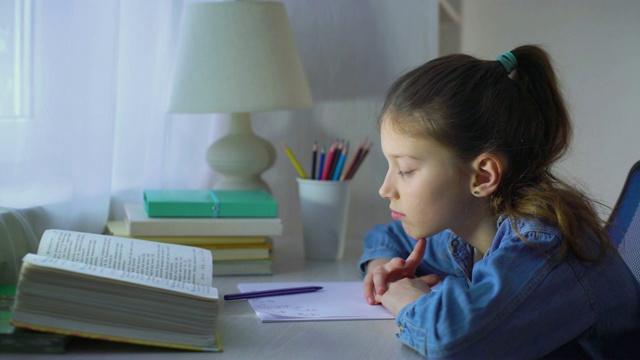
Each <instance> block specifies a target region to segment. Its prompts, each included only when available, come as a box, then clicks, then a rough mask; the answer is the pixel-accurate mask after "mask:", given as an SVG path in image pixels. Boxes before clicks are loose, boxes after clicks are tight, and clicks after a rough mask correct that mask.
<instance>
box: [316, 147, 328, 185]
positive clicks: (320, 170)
mask: <svg viewBox="0 0 640 360" xmlns="http://www.w3.org/2000/svg"><path fill="white" fill-rule="evenodd" d="M325 152H326V150H325V148H324V146H323V147H322V150H320V165H318V177H317V178H316V179H317V180H321V179H322V170H324V158H325V156H326V154H325Z"/></svg>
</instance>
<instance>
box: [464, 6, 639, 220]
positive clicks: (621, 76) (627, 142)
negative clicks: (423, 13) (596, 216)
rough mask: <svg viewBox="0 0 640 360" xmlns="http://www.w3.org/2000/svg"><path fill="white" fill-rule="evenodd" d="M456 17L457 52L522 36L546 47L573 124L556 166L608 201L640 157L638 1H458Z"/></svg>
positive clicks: (507, 43)
mask: <svg viewBox="0 0 640 360" xmlns="http://www.w3.org/2000/svg"><path fill="white" fill-rule="evenodd" d="M462 19H463V25H462V35H461V36H462V39H461V44H462V45H461V46H462V52H466V53H470V54H472V55H476V56H480V57H482V58H487V59H494V58H495V56H496V55H498V54H500V53H502V52H504V51H508V50H511V49H513V48H515V47H516V46H518V45H522V44H527V43H534V44H540V45H542V46H543V47H544V48H545V49H546V50H547V51H549V52H550V54H551V56H552V57H553V59H554V62H555V65H556V69H557V73H558V75H559V77H560V80H561V82H562V84H563V90H564V93H565V96H566V99H567V102H568V104H569V107H570V111H571V115H572V118H573V121H574V126H575V134H574V141H573V147H572V150H571V151H570V153H569V154H568V155H567V157H566V159H565V160H563V161H562V162H561V163H560V164H559V166H558V171H559V173H561V174H562V175H564V176H565V177H566V178H568V179H572V180H575V181H576V182H578V183H579V184H580V186H582V187H583V188H586V189H587V190H588V191H589V192H590V193H591V195H592V196H593V197H594V198H596V199H597V200H600V201H602V202H603V203H604V204H605V205H608V206H613V205H614V204H615V201H616V199H617V197H618V195H619V193H620V190H621V188H622V186H623V184H624V180H625V178H626V175H627V172H628V171H629V169H630V168H631V166H632V165H633V164H634V163H635V162H636V161H638V160H640V146H639V145H638V144H639V141H638V139H637V137H638V134H640V121H639V119H640V116H639V114H640V101H639V100H640V71H638V70H639V68H640V65H639V64H640V46H639V45H640V2H639V1H636V0H617V1H608V0H561V1H558V0H537V1H528V0H509V1H506V0H463V6H462ZM609 211H610V210H609V209H603V214H602V215H603V217H606V216H607V215H608V214H609Z"/></svg>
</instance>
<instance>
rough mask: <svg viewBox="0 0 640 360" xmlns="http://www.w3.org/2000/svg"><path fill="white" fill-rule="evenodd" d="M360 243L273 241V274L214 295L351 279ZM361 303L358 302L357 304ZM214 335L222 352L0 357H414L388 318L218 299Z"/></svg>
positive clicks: (76, 351)
mask: <svg viewBox="0 0 640 360" xmlns="http://www.w3.org/2000/svg"><path fill="white" fill-rule="evenodd" d="M361 248H362V240H361V239H349V240H348V242H347V246H346V249H345V256H344V259H343V260H341V261H335V262H331V261H330V262H317V261H313V262H312V261H306V260H304V256H303V251H302V239H300V238H298V239H293V238H276V239H275V240H274V272H275V274H274V275H273V276H233V277H216V278H214V286H216V287H217V288H218V291H219V292H220V295H221V297H222V295H224V294H228V293H236V292H238V289H237V286H236V285H237V284H238V283H240V282H263V281H264V282H282V281H353V280H361V278H360V274H359V273H358V270H357V268H356V265H357V261H358V258H359V256H360V251H361ZM362 301H364V299H363V300H362ZM220 303H221V307H220V318H219V331H220V338H221V340H222V346H223V349H224V351H223V352H220V353H201V352H186V351H175V350H170V349H163V348H155V347H146V346H135V345H130V344H120V343H113V342H102V341H93V340H86V339H74V341H73V342H72V343H71V345H70V347H69V349H68V352H67V353H66V354H64V355H33V354H25V355H18V354H0V358H5V356H7V355H8V356H10V357H11V358H19V359H36V358H38V359H59V358H60V359H221V360H224V359H399V358H402V359H412V358H415V359H418V358H420V356H419V355H418V353H417V352H415V351H414V350H412V349H410V348H409V347H407V346H404V345H403V344H402V343H400V342H399V341H398V340H397V339H396V336H395V333H396V332H397V327H396V325H395V322H394V321H393V320H358V321H319V322H287V323H261V322H260V320H258V318H257V316H256V315H255V312H254V311H253V309H252V308H251V306H250V305H249V304H248V303H247V302H245V301H234V302H226V303H225V302H224V301H221V302H220Z"/></svg>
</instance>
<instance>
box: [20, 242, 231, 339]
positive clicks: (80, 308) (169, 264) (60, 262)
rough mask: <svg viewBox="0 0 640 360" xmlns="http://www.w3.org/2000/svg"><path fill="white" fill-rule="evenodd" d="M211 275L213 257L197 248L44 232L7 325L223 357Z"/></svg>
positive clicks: (28, 262) (26, 260)
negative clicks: (211, 353) (207, 353)
mask: <svg viewBox="0 0 640 360" xmlns="http://www.w3.org/2000/svg"><path fill="white" fill-rule="evenodd" d="M185 259H189V261H185ZM212 271H213V261H212V258H211V253H210V252H209V251H207V250H205V249H202V248H198V247H192V246H183V245H175V244H164V243H158V242H151V241H145V240H137V239H129V238H121V237H115V236H108V235H99V234H90V233H81V232H73V231H65V230H47V231H45V233H44V234H43V235H42V238H41V240H40V244H39V246H38V253H37V254H27V255H25V257H24V258H23V260H22V267H21V270H20V276H19V279H18V285H17V290H16V296H15V302H14V308H13V313H12V318H11V324H12V325H13V326H15V327H17V328H24V329H32V330H39V331H47V332H53V333H59V334H67V335H74V336H80V337H89V338H95V339H102V340H110V341H119V342H129V343H135V344H145V345H154V346H162V347H170V348H178V349H185V350H201V351H221V350H222V347H221V345H220V342H219V339H218V336H217V320H218V290H217V289H216V288H215V287H213V285H212V284H213V279H212Z"/></svg>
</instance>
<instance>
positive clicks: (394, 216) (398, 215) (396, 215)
mask: <svg viewBox="0 0 640 360" xmlns="http://www.w3.org/2000/svg"><path fill="white" fill-rule="evenodd" d="M404 216H405V215H404V214H402V213H399V212H397V211H393V210H391V218H392V219H393V220H400V219H401V218H403V217H404Z"/></svg>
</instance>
